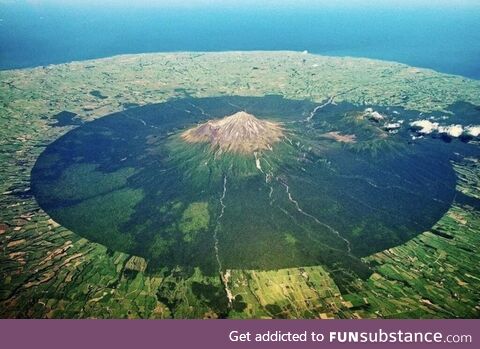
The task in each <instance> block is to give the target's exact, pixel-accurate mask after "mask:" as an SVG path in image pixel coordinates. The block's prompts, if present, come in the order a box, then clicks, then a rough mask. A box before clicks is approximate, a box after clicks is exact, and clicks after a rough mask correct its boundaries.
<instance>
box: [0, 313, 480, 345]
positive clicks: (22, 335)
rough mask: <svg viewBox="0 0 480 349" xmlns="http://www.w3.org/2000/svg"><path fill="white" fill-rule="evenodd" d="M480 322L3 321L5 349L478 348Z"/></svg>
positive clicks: (0, 332) (0, 327) (1, 335)
mask: <svg viewBox="0 0 480 349" xmlns="http://www.w3.org/2000/svg"><path fill="white" fill-rule="evenodd" d="M479 331H480V320H361V321H359V320H212V321H209V320H0V338H1V347H2V348H22V349H23V348H32V347H42V348H43V347H45V348H51V349H55V348H62V349H64V348H69V349H76V348H82V349H83V348H115V349H122V348H129V349H131V348H139V349H140V348H169V347H171V348H192V347H197V346H200V347H202V348H328V349H330V348H332V349H336V348H339V349H341V348H359V349H362V348H387V347H388V348H389V349H395V348H415V349H421V348H466V349H467V348H478V346H479V339H478V333H479Z"/></svg>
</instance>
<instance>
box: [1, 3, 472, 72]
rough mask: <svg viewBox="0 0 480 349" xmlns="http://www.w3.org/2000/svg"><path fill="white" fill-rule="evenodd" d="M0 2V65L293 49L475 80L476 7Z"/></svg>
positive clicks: (2, 66) (18, 66)
mask: <svg viewBox="0 0 480 349" xmlns="http://www.w3.org/2000/svg"><path fill="white" fill-rule="evenodd" d="M32 3H33V5H32V4H31V5H19V4H8V3H6V4H1V5H0V69H12V68H24V67H33V66H40V65H48V64H56V63H63V62H69V61H72V60H85V59H92V58H101V57H108V56H112V55H118V54H126V53H144V52H170V51H226V50H294V51H304V50H307V51H309V52H310V53H315V54H322V55H331V56H355V57H368V58H375V59H382V60H389V61H397V62H402V63H406V64H409V65H412V66H417V67H425V68H431V69H434V70H436V71H440V72H445V73H450V74H458V75H463V76H465V77H469V78H474V79H480V11H474V10H472V9H465V8H464V9H461V8H457V9H455V8H454V7H449V8H443V9H440V8H437V9H429V8H415V9H414V8H403V9H398V8H393V7H391V8H372V7H369V8H361V7H356V8H333V7H329V8H327V9H322V8H319V7H315V8H313V9H305V8H279V9H276V10H272V9H267V8H263V9H247V8H241V7H236V8H212V7H205V8H199V7H195V8H181V9H174V8H167V9H165V8H164V9H162V8H155V7H152V8H128V9H127V8H122V7H120V6H117V7H98V6H95V7H87V6H83V7H81V6H62V7H60V6H53V5H50V6H47V5H35V3H34V2H32Z"/></svg>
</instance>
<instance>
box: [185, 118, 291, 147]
mask: <svg viewBox="0 0 480 349" xmlns="http://www.w3.org/2000/svg"><path fill="white" fill-rule="evenodd" d="M282 136H283V128H282V127H281V126H280V124H278V123H275V122H271V121H265V120H259V119H257V118H256V117H255V116H253V115H252V114H249V113H247V112H244V111H239V112H237V113H235V114H233V115H230V116H226V117H224V118H223V119H218V120H210V121H207V122H206V123H203V124H200V125H198V126H196V127H194V128H191V129H189V130H187V131H185V132H183V133H182V138H183V139H184V140H185V141H187V142H189V143H210V145H211V147H212V148H215V149H219V150H220V151H226V152H233V153H241V154H251V153H253V152H255V151H258V150H265V149H270V148H271V145H272V144H274V143H276V142H278V141H279V140H280V139H281V137H282Z"/></svg>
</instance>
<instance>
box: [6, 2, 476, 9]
mask: <svg viewBox="0 0 480 349" xmlns="http://www.w3.org/2000/svg"><path fill="white" fill-rule="evenodd" d="M0 4H27V5H30V6H43V5H55V6H69V5H70V6H72V5H74V6H103V7H105V6H119V7H132V6H133V7H152V6H153V7H205V6H209V7H251V8H252V9H253V8H258V7H271V8H278V7H295V8H299V7H357V6H361V7H388V8H392V7H394V8H395V7H396V8H405V7H409V8H411V7H432V8H433V7H437V8H438V7H453V8H465V7H476V8H480V1H479V0H335V1H334V0H282V1H278V0H102V1H99V0H0Z"/></svg>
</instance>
